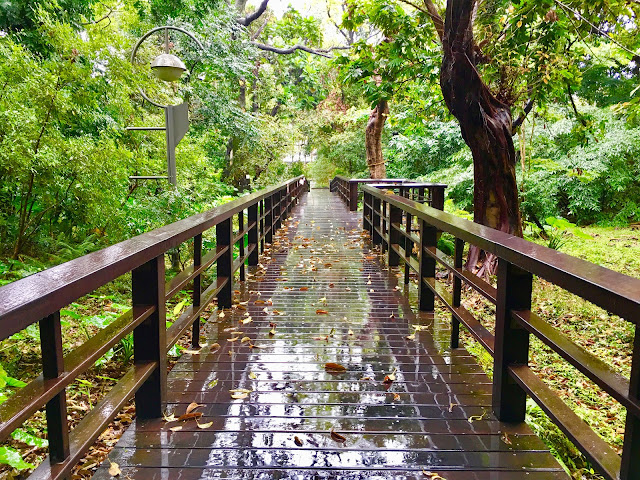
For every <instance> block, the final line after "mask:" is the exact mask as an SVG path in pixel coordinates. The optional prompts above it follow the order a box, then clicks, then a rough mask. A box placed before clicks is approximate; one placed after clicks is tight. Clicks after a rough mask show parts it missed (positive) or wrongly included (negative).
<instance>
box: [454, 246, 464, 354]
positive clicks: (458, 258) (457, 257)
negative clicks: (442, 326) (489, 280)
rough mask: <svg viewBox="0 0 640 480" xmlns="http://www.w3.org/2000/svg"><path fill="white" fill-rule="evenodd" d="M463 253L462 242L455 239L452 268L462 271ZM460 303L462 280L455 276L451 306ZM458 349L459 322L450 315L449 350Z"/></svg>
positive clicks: (456, 305)
mask: <svg viewBox="0 0 640 480" xmlns="http://www.w3.org/2000/svg"><path fill="white" fill-rule="evenodd" d="M463 253H464V241H462V240H460V239H459V238H456V246H455V250H454V252H453V267H454V268H456V269H462V254H463ZM461 301H462V280H461V279H460V278H459V277H458V276H457V275H454V276H453V306H454V307H459V306H460V302H461ZM458 347H460V322H459V321H458V319H457V318H456V317H455V315H451V348H458Z"/></svg>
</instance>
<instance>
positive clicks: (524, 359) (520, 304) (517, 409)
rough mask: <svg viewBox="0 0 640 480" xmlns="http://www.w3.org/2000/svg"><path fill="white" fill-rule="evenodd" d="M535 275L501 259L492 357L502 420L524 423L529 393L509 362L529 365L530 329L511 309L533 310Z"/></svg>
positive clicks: (495, 404)
mask: <svg viewBox="0 0 640 480" xmlns="http://www.w3.org/2000/svg"><path fill="white" fill-rule="evenodd" d="M532 285H533V276H532V275H531V274H530V273H529V272H526V271H524V270H521V269H520V268H518V267H516V266H515V265H513V264H511V263H509V262H507V261H506V260H503V259H498V295H497V299H496V328H495V353H494V356H493V412H494V414H495V415H496V417H497V418H498V420H500V421H501V422H524V417H525V412H526V402H527V394H526V392H525V391H524V390H523V389H522V388H521V387H520V386H519V385H518V384H517V383H516V382H515V380H513V379H512V378H511V377H510V375H509V365H526V364H527V363H528V360H529V332H528V331H526V330H525V329H524V328H522V327H520V326H519V325H518V324H517V323H516V322H515V321H514V320H513V319H512V318H511V311H512V310H530V309H531V291H532Z"/></svg>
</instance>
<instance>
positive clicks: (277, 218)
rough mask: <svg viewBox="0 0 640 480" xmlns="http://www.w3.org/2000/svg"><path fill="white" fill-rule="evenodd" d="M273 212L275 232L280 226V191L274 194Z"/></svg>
mask: <svg viewBox="0 0 640 480" xmlns="http://www.w3.org/2000/svg"><path fill="white" fill-rule="evenodd" d="M273 206H274V209H275V212H274V214H273V215H274V218H273V224H274V227H273V228H274V229H275V230H276V231H278V230H280V227H281V226H282V190H278V191H277V192H276V201H275V202H274V204H273Z"/></svg>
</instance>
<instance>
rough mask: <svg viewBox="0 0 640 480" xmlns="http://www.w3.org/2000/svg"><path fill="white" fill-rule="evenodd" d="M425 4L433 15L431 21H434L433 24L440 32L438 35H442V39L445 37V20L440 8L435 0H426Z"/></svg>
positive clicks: (430, 14)
mask: <svg viewBox="0 0 640 480" xmlns="http://www.w3.org/2000/svg"><path fill="white" fill-rule="evenodd" d="M424 5H425V7H427V12H428V13H429V16H430V17H431V21H432V22H433V26H434V27H436V32H438V37H440V41H441V42H442V39H443V37H444V20H442V16H441V15H440V12H439V11H438V8H437V7H436V5H435V4H434V3H433V0H424Z"/></svg>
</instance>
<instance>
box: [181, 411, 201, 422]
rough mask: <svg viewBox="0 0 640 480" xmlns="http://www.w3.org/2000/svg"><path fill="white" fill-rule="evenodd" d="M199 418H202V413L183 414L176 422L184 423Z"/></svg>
mask: <svg viewBox="0 0 640 480" xmlns="http://www.w3.org/2000/svg"><path fill="white" fill-rule="evenodd" d="M201 416H202V412H191V413H185V414H184V415H180V416H179V417H178V421H179V422H186V421H188V420H195V419H196V418H200V417H201Z"/></svg>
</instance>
